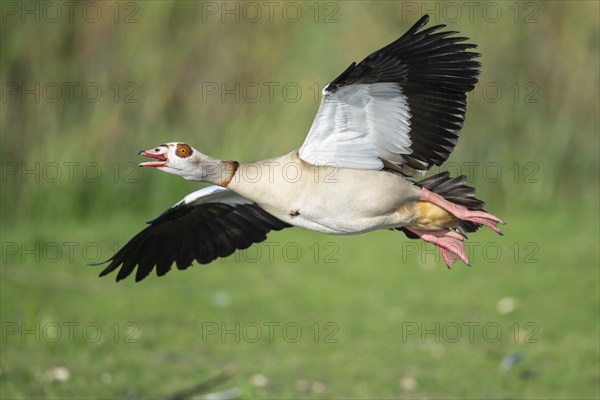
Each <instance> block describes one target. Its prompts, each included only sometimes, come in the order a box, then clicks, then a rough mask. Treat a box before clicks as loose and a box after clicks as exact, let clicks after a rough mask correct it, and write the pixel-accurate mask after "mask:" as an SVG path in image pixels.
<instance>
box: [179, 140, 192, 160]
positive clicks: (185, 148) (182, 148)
mask: <svg viewBox="0 0 600 400" xmlns="http://www.w3.org/2000/svg"><path fill="white" fill-rule="evenodd" d="M175 154H177V156H178V157H180V158H186V157H189V156H191V155H192V148H191V147H190V146H189V145H187V144H183V143H179V144H178V145H177V149H176V150H175Z"/></svg>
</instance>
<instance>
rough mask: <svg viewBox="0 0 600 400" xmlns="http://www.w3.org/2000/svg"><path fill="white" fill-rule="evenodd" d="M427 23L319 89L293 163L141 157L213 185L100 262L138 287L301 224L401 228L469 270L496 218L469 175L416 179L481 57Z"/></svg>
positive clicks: (457, 125)
mask: <svg viewBox="0 0 600 400" xmlns="http://www.w3.org/2000/svg"><path fill="white" fill-rule="evenodd" d="M428 21H429V17H428V16H427V15H425V16H423V17H422V18H421V19H420V20H419V21H418V22H417V23H416V24H415V25H414V26H413V27H412V28H410V29H409V30H408V32H406V33H405V34H404V35H402V37H400V38H399V39H398V40H396V41H395V42H393V43H391V44H389V45H387V46H385V47H384V48H382V49H380V50H377V51H376V52H374V53H372V54H371V55H369V56H368V57H367V58H365V59H364V60H363V61H362V62H360V63H359V64H356V63H355V62H353V63H352V64H351V65H350V66H349V67H348V68H347V69H346V70H345V71H344V72H342V74H341V75H340V76H338V77H337V78H336V79H334V80H333V81H332V82H331V83H330V84H329V85H327V86H326V87H325V89H323V100H322V102H321V105H320V107H319V110H318V112H317V115H316V118H315V120H314V122H313V124H312V127H311V128H310V131H309V132H308V136H307V137H306V140H305V142H304V144H303V145H302V146H301V147H300V148H299V149H296V150H294V151H292V152H290V153H289V154H286V155H284V156H281V157H276V158H272V159H268V160H263V161H258V162H255V163H251V164H240V163H238V162H237V161H221V160H217V159H214V158H212V157H209V156H207V155H205V154H203V153H201V152H200V151H198V150H196V149H195V148H193V147H192V146H190V145H188V144H185V143H180V142H171V143H165V144H161V145H160V146H158V147H155V148H153V149H150V150H145V151H141V152H140V155H144V156H146V157H151V158H153V159H155V160H153V161H151V162H145V163H141V164H140V166H143V167H154V168H157V169H159V170H161V171H165V172H168V173H170V174H174V175H179V176H182V177H183V178H185V179H187V180H190V181H196V182H209V183H211V184H213V185H214V186H209V187H207V188H204V189H201V190H198V191H196V192H193V193H191V194H189V195H187V196H186V197H185V198H184V199H183V200H181V201H180V202H178V203H177V204H175V205H174V206H172V207H171V208H169V209H168V210H166V211H165V212H164V213H162V214H161V215H160V216H158V217H157V218H156V219H154V220H152V221H150V222H149V226H147V227H146V228H145V229H144V230H142V231H141V232H140V233H138V234H137V235H136V236H134V237H133V238H132V239H131V240H130V241H129V242H128V243H127V244H126V245H125V246H123V248H121V249H120V250H119V251H118V252H117V253H116V254H115V255H114V256H113V257H112V258H110V259H109V260H107V261H106V262H110V264H109V265H108V266H107V267H106V268H105V269H104V270H103V271H102V272H101V274H100V276H103V275H106V274H108V273H110V272H112V271H114V270H116V269H117V268H119V266H121V269H120V270H119V272H118V274H117V281H119V280H121V279H123V278H126V277H127V276H129V275H130V274H131V273H132V272H133V271H134V269H135V267H136V266H137V272H136V274H135V280H136V281H140V280H142V279H144V278H145V277H146V276H148V274H150V272H152V270H153V269H154V268H155V267H156V273H157V275H158V276H162V275H164V274H166V273H167V272H168V271H169V270H170V268H171V265H172V264H173V262H175V263H176V265H177V268H178V269H186V268H188V267H189V266H190V265H192V262H193V260H197V261H198V262H199V263H201V264H206V263H209V262H211V261H213V260H214V259H216V258H217V257H226V256H229V255H230V254H232V253H233V252H235V250H237V249H245V248H248V247H249V246H251V245H252V244H253V243H258V242H261V241H263V240H265V239H266V237H267V236H266V235H267V233H268V232H269V231H271V230H276V231H278V230H281V229H284V228H288V227H292V226H297V227H301V228H306V229H310V230H313V231H317V232H323V233H330V234H335V235H351V234H357V233H364V232H369V231H373V230H376V229H395V230H402V231H404V232H405V234H406V235H407V236H408V237H410V238H414V239H416V238H421V239H422V240H425V241H426V242H430V243H433V244H434V245H436V246H437V247H438V248H439V250H440V252H441V254H442V256H443V258H444V260H445V262H446V264H447V265H448V267H450V266H451V265H452V264H453V263H454V262H455V261H457V260H458V259H461V260H463V261H464V262H465V263H467V264H468V262H469V260H468V259H467V256H466V253H465V249H464V244H463V241H464V240H465V238H466V235H467V233H468V232H474V231H475V230H477V228H478V227H480V226H482V225H485V226H487V227H489V228H491V229H493V230H494V231H496V232H498V233H500V230H499V229H498V227H497V224H499V223H502V221H501V220H500V219H499V218H497V217H495V216H493V215H491V214H489V213H487V212H485V211H484V210H483V207H484V202H483V201H481V200H478V199H476V198H475V189H473V188H471V187H469V186H466V178H465V177H464V176H460V177H457V178H451V177H450V175H449V174H448V173H447V172H444V173H440V174H437V175H434V176H432V177H429V178H427V179H425V180H421V181H420V182H415V181H412V180H410V178H411V177H417V176H421V175H423V174H424V173H425V172H426V171H427V170H428V169H429V168H431V167H432V166H434V165H436V166H439V165H441V164H442V163H443V162H444V161H445V160H446V159H447V158H448V156H449V155H450V153H451V152H452V150H453V148H454V146H455V145H456V143H457V141H458V137H459V134H460V130H461V128H462V126H463V122H464V119H465V112H466V93H467V92H469V91H471V90H472V89H473V87H474V85H475V84H476V83H477V76H478V75H479V68H480V64H479V62H477V61H474V59H475V58H477V57H479V56H480V54H478V53H474V52H470V51H467V50H468V49H471V48H475V47H476V46H475V45H473V44H464V43H461V42H464V41H465V40H468V39H467V38H464V37H457V36H453V35H455V34H456V33H457V32H446V31H440V29H442V28H444V26H445V25H436V26H432V27H430V28H428V29H423V30H421V29H422V28H423V27H424V26H425V25H426V24H427V22H428Z"/></svg>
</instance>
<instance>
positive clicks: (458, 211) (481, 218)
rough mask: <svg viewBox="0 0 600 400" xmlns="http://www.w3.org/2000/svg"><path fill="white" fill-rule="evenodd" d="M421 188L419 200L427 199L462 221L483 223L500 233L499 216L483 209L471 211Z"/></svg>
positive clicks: (500, 221) (500, 222)
mask: <svg viewBox="0 0 600 400" xmlns="http://www.w3.org/2000/svg"><path fill="white" fill-rule="evenodd" d="M422 190H423V194H421V201H427V202H429V203H432V204H435V205H436V206H439V207H441V208H443V209H444V210H446V211H448V212H450V213H451V214H452V215H454V216H455V217H457V218H459V219H462V220H463V221H471V222H475V223H477V224H481V225H485V226H487V227H488V228H491V229H493V230H494V231H495V232H498V233H499V234H502V232H501V231H500V229H499V228H498V227H497V226H496V225H497V224H503V223H504V222H502V220H501V219H500V218H498V217H496V216H494V215H492V214H490V213H487V212H485V211H471V210H469V209H468V208H466V207H463V206H460V205H458V204H454V203H452V202H449V201H448V200H446V199H444V198H443V197H442V196H440V195H439V194H436V193H433V192H432V191H430V190H427V189H425V188H423V189H422Z"/></svg>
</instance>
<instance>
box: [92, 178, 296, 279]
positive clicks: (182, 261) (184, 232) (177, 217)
mask: <svg viewBox="0 0 600 400" xmlns="http://www.w3.org/2000/svg"><path fill="white" fill-rule="evenodd" d="M148 224H149V226H148V227H146V228H145V229H143V230H142V231H141V232H139V233H138V234H137V235H135V236H134V237H133V238H132V239H131V240H129V242H128V243H127V244H126V245H125V246H123V247H122V248H121V249H120V250H119V251H118V252H117V253H116V254H115V255H114V256H113V257H111V258H110V259H109V260H107V261H105V262H110V264H109V265H108V266H107V267H106V268H105V269H104V270H103V271H102V272H101V273H100V276H104V275H106V274H108V273H110V272H112V271H114V270H116V269H117V268H119V266H121V269H120V270H119V272H118V274H117V281H120V280H121V279H124V278H126V277H127V276H129V275H130V274H131V273H132V272H133V270H134V269H135V267H136V266H137V272H136V274H135V280H136V281H141V280H142V279H144V278H145V277H146V276H148V274H150V272H152V270H153V269H154V268H155V267H156V274H157V275H158V276H162V275H164V274H166V273H167V272H169V270H170V269H171V265H172V264H173V263H176V265H177V268H178V269H186V268H188V267H189V266H190V265H192V262H193V261H194V259H195V260H196V261H198V262H199V263H201V264H207V263H210V262H211V261H213V260H214V259H216V258H217V257H226V256H228V255H230V254H232V253H233V252H234V251H235V250H237V249H245V248H248V247H250V246H251V245H252V244H253V243H258V242H262V241H263V240H265V239H266V238H267V236H266V235H267V233H268V232H269V231H271V230H276V231H278V230H281V229H283V228H287V227H289V226H290V225H288V224H287V223H285V222H283V221H280V220H279V219H277V218H275V217H274V216H272V215H271V214H269V213H267V212H266V211H265V210H263V209H262V208H261V207H259V206H258V205H257V204H256V203H254V202H253V201H251V200H249V199H247V198H245V197H243V196H240V195H238V194H236V193H234V192H232V191H231V190H229V189H226V188H223V187H220V186H209V187H207V188H204V189H201V190H198V191H196V192H193V193H190V194H189V195H187V196H186V197H185V198H184V199H183V200H181V201H180V202H178V203H177V204H175V205H173V206H172V207H171V208H169V209H168V210H166V211H165V212H163V213H162V214H161V215H159V216H158V217H157V218H155V219H154V220H152V221H150V222H148Z"/></svg>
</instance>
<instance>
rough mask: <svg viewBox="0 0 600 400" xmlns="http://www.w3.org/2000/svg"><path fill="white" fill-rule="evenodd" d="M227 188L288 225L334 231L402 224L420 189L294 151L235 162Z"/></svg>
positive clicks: (400, 178) (391, 176) (397, 177)
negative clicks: (311, 160) (325, 163)
mask: <svg viewBox="0 0 600 400" xmlns="http://www.w3.org/2000/svg"><path fill="white" fill-rule="evenodd" d="M227 188H228V189H230V190H233V191H234V192H236V193H238V194H240V195H242V196H244V197H246V198H248V199H250V200H253V201H254V202H255V203H256V204H258V205H259V206H260V207H262V208H263V209H264V210H265V211H267V212H268V213H270V214H271V215H273V216H275V217H277V218H278V219H280V220H282V221H284V222H287V223H288V224H290V225H293V226H297V227H300V228H306V229H310V230H314V231H317V232H322V233H329V234H337V235H350V234H357V233H364V232H369V231H372V230H375V229H382V228H392V227H397V226H402V225H406V224H407V223H409V222H410V221H411V220H412V219H413V218H414V213H413V212H412V207H410V205H414V203H415V202H416V201H418V199H419V196H420V194H421V193H420V192H421V191H420V190H419V188H418V187H416V186H414V185H412V183H407V180H406V178H404V177H403V176H402V175H400V174H397V173H394V172H391V171H385V170H357V169H349V168H338V167H337V166H335V165H330V166H320V167H318V166H315V165H312V164H309V163H307V162H305V161H303V160H302V159H301V158H300V157H299V156H298V152H297V151H293V152H291V153H289V154H287V155H285V156H283V157H278V158H274V159H269V160H264V161H259V162H256V163H251V164H242V165H240V167H239V168H238V171H237V172H236V174H235V175H234V176H233V178H232V180H231V181H230V183H229V185H228V186H227ZM274 189H276V190H274ZM391 193H394V195H390V194H391ZM333 199H335V201H332V200H333Z"/></svg>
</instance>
